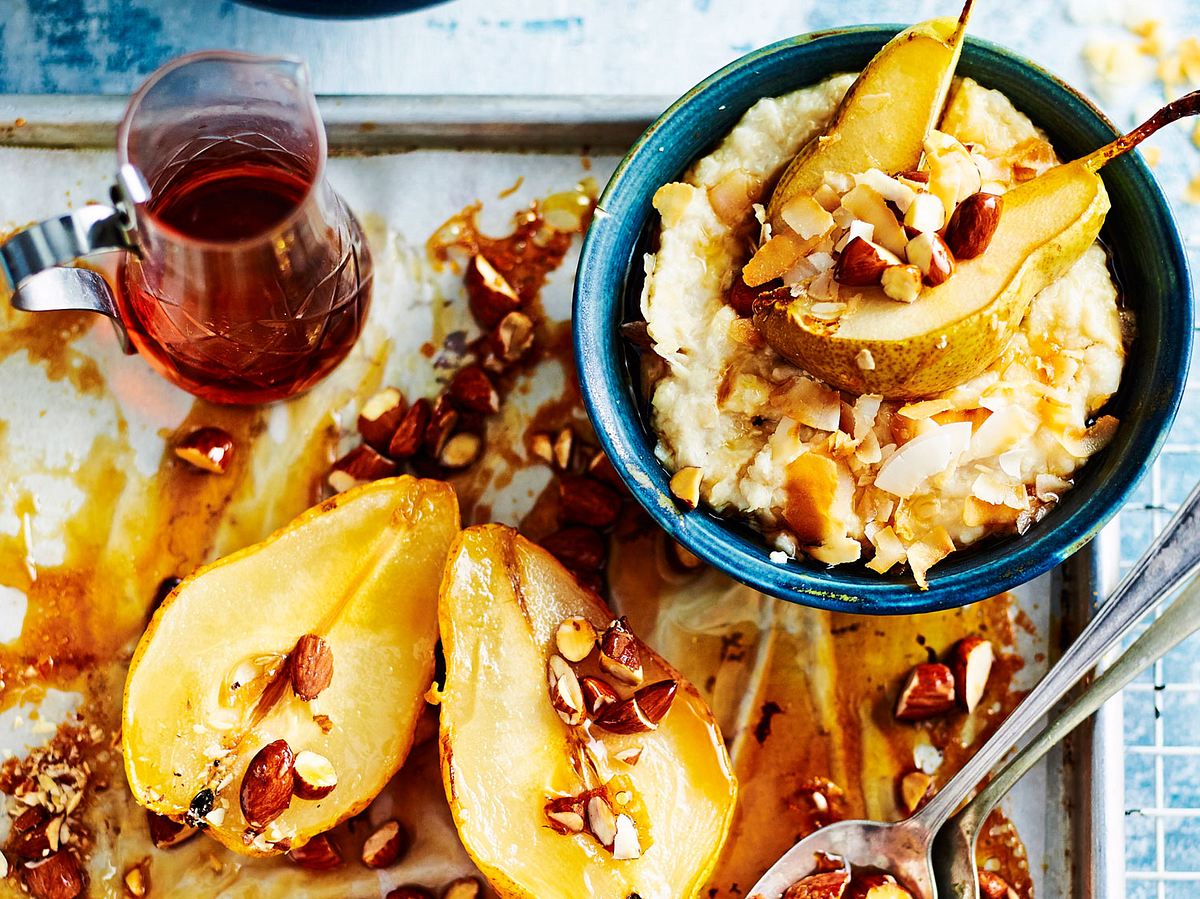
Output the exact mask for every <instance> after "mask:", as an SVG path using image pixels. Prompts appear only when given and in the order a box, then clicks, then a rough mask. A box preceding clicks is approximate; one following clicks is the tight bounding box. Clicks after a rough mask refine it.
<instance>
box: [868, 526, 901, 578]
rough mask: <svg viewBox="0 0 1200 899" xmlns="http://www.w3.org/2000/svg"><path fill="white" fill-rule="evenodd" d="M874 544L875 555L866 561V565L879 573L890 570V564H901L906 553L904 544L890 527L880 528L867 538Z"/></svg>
mask: <svg viewBox="0 0 1200 899" xmlns="http://www.w3.org/2000/svg"><path fill="white" fill-rule="evenodd" d="M869 539H870V540H871V543H873V544H874V546H875V557H874V558H873V559H871V561H870V562H868V563H867V567H868V568H870V569H871V570H872V571H877V572H879V573H880V574H884V573H885V572H887V571H889V570H891V568H892V566H894V565H900V564H903V563H904V562H905V561H906V560H907V558H908V554H907V553H906V552H905V550H904V544H903V543H902V542H901V540H900V538H899V537H897V536H896V532H895V531H894V530H892V529H891V528H890V527H886V528H880V529H879V530H878V531H876V532H875V533H874V534H873V535H871V536H870V538H869Z"/></svg>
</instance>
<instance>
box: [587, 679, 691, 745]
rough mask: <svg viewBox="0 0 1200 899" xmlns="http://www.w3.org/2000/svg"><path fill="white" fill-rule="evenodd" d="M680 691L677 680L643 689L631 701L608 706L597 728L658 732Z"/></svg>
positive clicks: (598, 717)
mask: <svg viewBox="0 0 1200 899" xmlns="http://www.w3.org/2000/svg"><path fill="white" fill-rule="evenodd" d="M677 689H678V684H676V683H675V681H659V682H658V683H654V684H650V685H649V686H646V687H643V688H642V689H641V690H638V691H637V692H636V693H634V694H633V696H631V697H629V699H626V700H623V701H622V702H618V703H615V704H613V705H611V706H608V707H607V708H606V709H605V710H604V711H602V712H601V713H600V714H599V715H598V716H596V725H597V726H598V727H601V728H603V729H604V730H606V731H608V732H609V733H614V734H640V733H645V732H646V731H651V730H655V729H657V727H658V724H659V722H660V721H662V719H663V717H664V716H665V715H666V714H667V712H668V711H670V708H671V703H672V702H673V701H674V699H675V692H676V690H677Z"/></svg>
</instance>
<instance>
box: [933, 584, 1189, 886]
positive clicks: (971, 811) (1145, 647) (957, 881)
mask: <svg viewBox="0 0 1200 899" xmlns="http://www.w3.org/2000/svg"><path fill="white" fill-rule="evenodd" d="M1198 629H1200V580H1197V579H1193V580H1192V581H1191V582H1190V583H1189V584H1188V585H1187V586H1186V587H1184V588H1183V590H1182V591H1181V592H1180V593H1179V596H1177V597H1176V598H1175V599H1174V600H1173V601H1172V602H1171V605H1170V607H1169V608H1168V609H1167V610H1166V611H1165V612H1163V613H1162V615H1161V616H1160V617H1159V618H1158V620H1156V621H1155V622H1154V623H1152V624H1151V625H1150V627H1148V628H1147V629H1146V631H1145V633H1143V634H1142V635H1141V636H1140V637H1138V638H1137V640H1135V641H1134V642H1133V643H1132V644H1131V645H1130V646H1129V648H1128V649H1126V650H1125V652H1124V653H1122V654H1121V657H1120V658H1118V659H1117V660H1116V661H1115V662H1113V664H1112V665H1110V666H1109V667H1108V668H1106V669H1105V671H1104V673H1103V674H1101V675H1100V676H1099V677H1097V678H1096V680H1095V681H1093V682H1092V684H1091V685H1090V686H1088V688H1087V689H1086V690H1085V691H1084V692H1082V693H1080V694H1079V697H1078V698H1077V699H1076V700H1075V701H1074V702H1072V703H1071V704H1070V705H1069V706H1068V707H1067V708H1066V709H1065V710H1064V711H1063V712H1061V713H1056V714H1055V716H1054V717H1053V719H1052V720H1051V721H1050V723H1049V724H1048V725H1046V729H1045V730H1043V731H1042V732H1041V733H1040V734H1038V735H1037V736H1036V737H1035V738H1034V739H1033V740H1032V741H1030V743H1029V744H1028V745H1027V746H1026V747H1025V748H1024V749H1022V750H1021V751H1020V753H1018V754H1017V755H1016V756H1014V757H1013V758H1012V760H1011V761H1009V763H1008V764H1007V765H1005V766H1004V767H1003V768H1001V769H1000V770H999V771H998V772H997V773H996V775H995V777H993V778H992V780H991V781H989V782H988V784H987V786H985V787H984V788H983V789H982V790H980V791H979V792H978V793H977V794H976V795H975V798H974V799H972V800H971V801H970V802H968V803H967V805H966V806H965V807H964V808H963V809H962V811H960V812H959V813H958V814H957V815H955V816H954V817H953V818H951V819H950V820H949V821H947V822H946V824H945V825H944V826H943V827H942V829H941V830H939V831H938V832H937V836H935V837H934V840H933V869H934V873H935V875H936V877H935V880H936V883H937V889H938V895H939V896H941V897H943V899H948V897H952V899H979V872H978V870H977V869H976V867H975V841H976V839H977V838H978V836H979V830H980V828H981V827H982V826H983V823H984V821H986V820H987V816H988V815H989V814H990V813H991V811H992V809H993V808H995V807H996V803H997V802H999V801H1000V799H1001V797H1003V796H1004V795H1005V794H1006V793H1007V792H1008V791H1009V790H1011V789H1012V788H1013V786H1014V785H1015V784H1016V782H1017V781H1018V780H1020V779H1021V778H1022V777H1023V776H1024V775H1025V774H1026V772H1028V771H1029V769H1030V768H1032V767H1033V766H1034V765H1035V764H1037V762H1038V760H1039V759H1040V758H1041V757H1042V756H1043V755H1045V754H1046V753H1047V752H1049V751H1050V749H1051V747H1053V746H1054V745H1055V744H1056V743H1058V741H1059V740H1061V739H1062V738H1063V737H1065V736H1066V735H1067V734H1069V733H1070V732H1071V731H1073V730H1074V729H1075V728H1076V727H1078V726H1079V725H1080V724H1082V723H1083V722H1084V721H1086V720H1087V719H1088V717H1089V716H1090V715H1091V714H1092V713H1093V712H1095V711H1096V710H1097V709H1098V708H1100V706H1102V705H1104V703H1105V702H1107V701H1108V700H1109V699H1111V698H1112V697H1113V696H1115V695H1116V694H1117V693H1118V692H1119V691H1120V690H1121V688H1122V687H1124V686H1125V685H1126V684H1128V683H1129V682H1130V681H1131V680H1133V679H1134V678H1135V677H1137V676H1138V675H1139V674H1141V673H1142V672H1143V671H1145V670H1146V669H1147V668H1148V667H1149V666H1150V665H1152V664H1153V663H1154V662H1155V661H1156V660H1158V659H1159V658H1161V657H1162V656H1164V655H1166V654H1167V653H1168V652H1170V651H1171V650H1172V649H1174V648H1175V647H1176V646H1178V645H1179V644H1180V643H1182V642H1183V641H1184V640H1186V639H1187V638H1188V637H1190V636H1191V635H1192V634H1193V633H1195V632H1196V631H1197V630H1198Z"/></svg>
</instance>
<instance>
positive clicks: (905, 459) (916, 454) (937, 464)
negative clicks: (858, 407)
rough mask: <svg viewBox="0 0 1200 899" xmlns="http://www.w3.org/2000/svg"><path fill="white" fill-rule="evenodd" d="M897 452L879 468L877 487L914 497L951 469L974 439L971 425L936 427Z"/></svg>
mask: <svg viewBox="0 0 1200 899" xmlns="http://www.w3.org/2000/svg"><path fill="white" fill-rule="evenodd" d="M927 423H928V424H930V425H932V427H931V428H930V429H929V430H928V431H926V432H925V433H923V434H921V435H919V436H917V437H914V438H913V439H912V440H910V441H908V443H906V444H904V445H903V446H902V447H900V448H899V449H898V450H896V452H895V453H893V454H892V455H891V456H890V457H889V458H888V460H887V461H886V462H884V463H883V465H882V466H881V467H880V469H879V474H878V475H877V476H876V478H875V486H876V487H878V488H879V489H880V490H886V491H887V492H888V493H891V494H894V495H896V496H899V497H901V498H904V497H909V496H912V495H913V493H915V492H916V490H917V488H918V487H920V486H921V484H923V483H924V482H925V481H926V480H928V479H929V478H931V477H933V476H934V475H936V474H940V473H942V472H943V471H945V470H946V469H947V468H949V467H950V464H951V462H952V461H953V460H954V458H955V457H956V456H958V455H960V454H961V453H962V452H963V450H964V449H965V448H966V447H967V445H968V444H969V442H970V440H971V425H970V423H969V422H965V421H960V422H954V423H953V424H948V425H936V424H933V422H932V421H929V422H927Z"/></svg>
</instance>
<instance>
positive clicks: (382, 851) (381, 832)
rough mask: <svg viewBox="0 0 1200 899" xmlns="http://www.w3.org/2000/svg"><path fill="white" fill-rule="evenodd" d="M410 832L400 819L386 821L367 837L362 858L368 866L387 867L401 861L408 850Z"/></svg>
mask: <svg viewBox="0 0 1200 899" xmlns="http://www.w3.org/2000/svg"><path fill="white" fill-rule="evenodd" d="M408 845H409V837H408V833H407V832H406V831H405V830H404V828H403V826H401V824H400V822H399V821H396V820H391V821H385V822H384V823H383V824H381V825H379V827H378V828H376V830H375V832H374V833H372V834H371V835H370V836H369V837H367V841H366V842H365V843H364V844H363V850H362V860H363V864H364V865H366V866H367V867H368V868H386V867H388V866H390V865H394V864H395V863H396V862H397V861H399V859H400V856H401V855H403V854H404V853H405V852H407V851H408Z"/></svg>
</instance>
